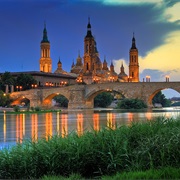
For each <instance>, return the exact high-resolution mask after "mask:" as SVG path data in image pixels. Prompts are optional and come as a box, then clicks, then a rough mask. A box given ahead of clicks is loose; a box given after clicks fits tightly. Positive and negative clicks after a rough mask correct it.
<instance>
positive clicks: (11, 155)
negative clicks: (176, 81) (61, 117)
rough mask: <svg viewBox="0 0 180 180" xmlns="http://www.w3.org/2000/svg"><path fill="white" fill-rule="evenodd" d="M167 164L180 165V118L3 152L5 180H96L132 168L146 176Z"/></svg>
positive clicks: (1, 165) (51, 139)
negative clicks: (89, 179) (39, 179)
mask: <svg viewBox="0 0 180 180" xmlns="http://www.w3.org/2000/svg"><path fill="white" fill-rule="evenodd" d="M167 167H171V168H175V169H179V168H180V118H177V119H176V120H173V119H165V118H163V117H160V118H156V119H154V120H151V121H147V122H143V123H140V122H139V123H132V124H131V125H129V126H121V127H117V128H116V129H115V130H112V129H109V128H103V129H101V130H100V131H99V132H96V131H91V132H86V133H85V134H84V135H82V136H78V135H77V134H76V133H71V134H69V135H68V136H66V137H65V138H62V137H60V136H53V137H49V140H48V141H47V140H46V139H39V140H38V141H37V142H32V141H30V140H29V141H26V142H25V143H23V144H18V145H17V146H14V147H12V148H10V149H3V150H1V151H0V179H28V178H36V179H38V178H42V177H44V178H48V177H54V178H56V177H69V178H72V177H71V176H80V177H82V178H92V179H95V178H102V177H103V178H105V177H108V176H111V177H112V176H113V175H114V174H116V176H118V174H117V173H119V174H120V175H122V174H124V173H125V174H126V173H131V172H132V173H133V172H135V174H139V177H141V176H140V174H141V173H142V174H143V172H149V171H153V169H155V170H158V169H164V168H167ZM145 174H146V173H145ZM155 174H158V172H157V173H155ZM176 174H177V173H176ZM116 176H115V177H116ZM124 176H125V175H124ZM130 176H132V175H130ZM133 176H134V177H136V175H133ZM157 176H158V175H157ZM164 176H166V175H164ZM168 177H169V176H168V175H167V178H168ZM160 178H163V177H162V176H160ZM172 178H173V177H172ZM177 178H180V175H179V174H178V175H177ZM74 179H75V178H74Z"/></svg>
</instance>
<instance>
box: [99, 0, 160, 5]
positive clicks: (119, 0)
mask: <svg viewBox="0 0 180 180" xmlns="http://www.w3.org/2000/svg"><path fill="white" fill-rule="evenodd" d="M98 1H101V2H103V3H104V4H106V5H136V4H152V3H162V0H146V1H144V0H136V1H134V0H98Z"/></svg>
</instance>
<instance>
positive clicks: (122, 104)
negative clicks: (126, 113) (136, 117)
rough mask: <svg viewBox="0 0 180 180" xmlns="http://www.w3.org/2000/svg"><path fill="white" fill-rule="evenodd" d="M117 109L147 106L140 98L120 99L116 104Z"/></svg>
mask: <svg viewBox="0 0 180 180" xmlns="http://www.w3.org/2000/svg"><path fill="white" fill-rule="evenodd" d="M116 108H119V109H143V108H147V105H146V104H145V102H144V101H143V100H141V99H127V98H125V99H123V100H120V101H119V102H118V104H117V107H116Z"/></svg>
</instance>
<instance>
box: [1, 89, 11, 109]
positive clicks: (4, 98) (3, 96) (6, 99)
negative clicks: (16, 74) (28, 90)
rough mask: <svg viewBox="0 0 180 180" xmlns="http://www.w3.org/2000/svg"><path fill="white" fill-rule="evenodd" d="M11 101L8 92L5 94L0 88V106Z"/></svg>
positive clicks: (6, 104) (7, 104)
mask: <svg viewBox="0 0 180 180" xmlns="http://www.w3.org/2000/svg"><path fill="white" fill-rule="evenodd" d="M10 103H11V99H10V96H9V94H5V93H4V92H3V91H2V90H0V106H3V107H5V106H9V105H10Z"/></svg>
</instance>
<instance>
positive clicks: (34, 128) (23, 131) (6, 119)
mask: <svg viewBox="0 0 180 180" xmlns="http://www.w3.org/2000/svg"><path fill="white" fill-rule="evenodd" d="M179 115H180V108H177V107H174V108H162V109H149V110H146V111H134V112H133V111H122V110H113V109H93V110H77V111H75V110H74V111H67V110H64V111H62V112H60V113H59V112H56V113H43V114H6V113H0V149H2V148H4V147H11V146H12V145H15V144H16V143H17V142H19V143H21V142H22V141H23V140H25V139H31V140H37V139H38V138H46V139H48V137H49V136H52V135H55V134H58V135H62V136H63V137H64V136H66V135H67V134H69V133H71V132H74V131H75V132H77V133H78V135H82V134H83V133H84V132H85V131H91V130H92V129H94V130H97V131H98V130H99V129H100V128H102V127H104V126H105V127H107V126H108V127H110V128H115V127H116V126H121V125H125V124H129V123H131V122H132V121H145V120H151V119H153V118H155V117H158V116H164V117H166V118H171V117H173V118H176V117H178V116H179Z"/></svg>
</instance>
